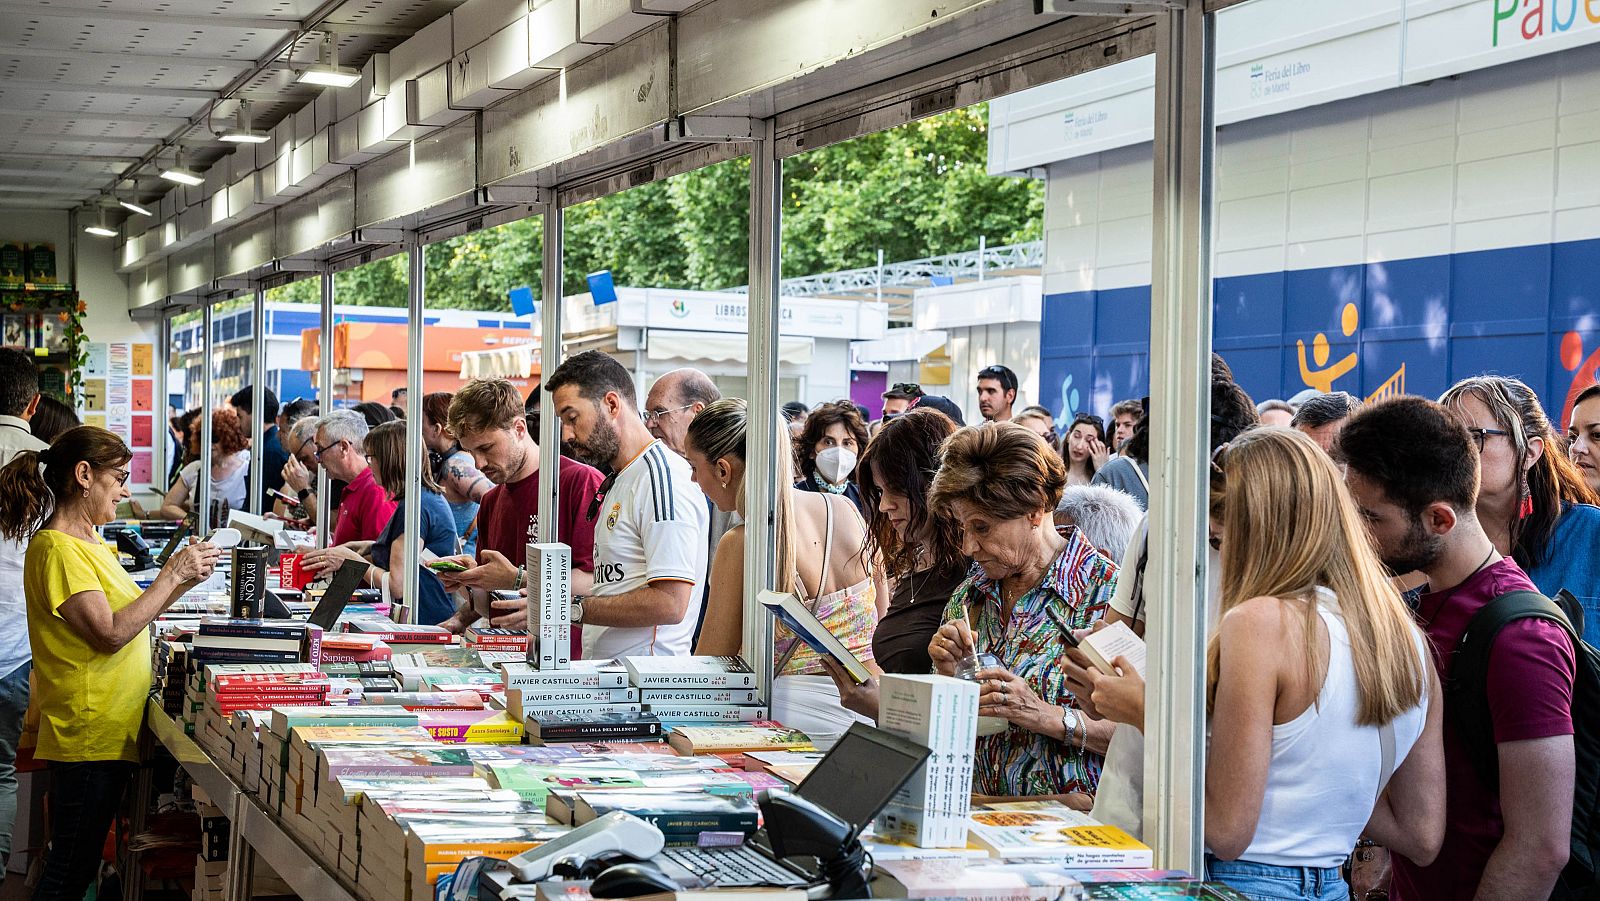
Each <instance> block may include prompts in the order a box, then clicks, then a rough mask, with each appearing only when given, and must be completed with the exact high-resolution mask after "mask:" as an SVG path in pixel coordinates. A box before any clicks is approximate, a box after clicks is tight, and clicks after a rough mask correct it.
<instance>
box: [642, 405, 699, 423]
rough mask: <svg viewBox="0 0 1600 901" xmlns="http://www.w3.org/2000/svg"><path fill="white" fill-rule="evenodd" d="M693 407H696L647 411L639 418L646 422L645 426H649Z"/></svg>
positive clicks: (686, 406) (685, 406) (688, 406)
mask: <svg viewBox="0 0 1600 901" xmlns="http://www.w3.org/2000/svg"><path fill="white" fill-rule="evenodd" d="M692 406H694V404H684V405H683V406H681V407H677V408H675V409H672V410H645V411H644V412H642V413H640V414H639V418H640V419H642V420H644V424H645V425H649V424H650V423H652V422H655V421H656V420H657V419H660V418H661V417H663V416H671V415H672V414H674V413H682V412H683V411H684V410H687V409H689V408H690V407H692Z"/></svg>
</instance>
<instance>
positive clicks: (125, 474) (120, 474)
mask: <svg viewBox="0 0 1600 901" xmlns="http://www.w3.org/2000/svg"><path fill="white" fill-rule="evenodd" d="M111 474H112V475H113V476H114V477H116V480H117V484H118V485H126V484H128V479H129V478H131V477H132V476H133V473H132V472H129V471H128V470H126V469H113V470H111Z"/></svg>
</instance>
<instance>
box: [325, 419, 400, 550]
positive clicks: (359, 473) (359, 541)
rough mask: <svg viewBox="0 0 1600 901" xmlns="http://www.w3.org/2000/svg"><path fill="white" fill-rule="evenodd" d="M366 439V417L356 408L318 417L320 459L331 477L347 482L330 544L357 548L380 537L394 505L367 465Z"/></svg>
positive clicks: (361, 547)
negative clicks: (355, 546) (363, 446)
mask: <svg viewBox="0 0 1600 901" xmlns="http://www.w3.org/2000/svg"><path fill="white" fill-rule="evenodd" d="M366 440H367V420H366V419H365V418H364V417H363V416H362V415H361V414H360V413H357V412H355V411H354V410H334V411H333V412H332V413H329V414H328V415H326V416H323V417H322V418H320V419H318V420H317V437H316V442H317V444H316V455H317V461H318V462H319V463H320V464H321V465H322V466H323V467H324V468H325V469H327V470H328V476H329V478H333V479H338V480H340V481H342V482H345V483H347V486H346V488H345V489H344V494H343V495H342V496H341V497H340V499H339V524H338V525H337V526H335V527H334V529H333V536H332V539H331V540H330V541H329V542H328V543H329V544H332V545H337V544H345V545H348V544H356V545H362V546H358V547H357V548H356V550H365V547H364V545H368V544H371V543H372V541H373V539H375V538H377V537H378V534H379V533H380V532H382V531H383V527H384V526H386V525H388V523H389V519H390V518H391V517H393V516H394V508H395V503H394V500H393V499H392V498H390V497H389V495H388V494H387V493H385V492H384V490H383V489H382V488H381V487H379V485H378V480H377V479H376V478H374V477H373V475H372V470H371V469H370V468H368V467H367V454H366V451H365V450H363V448H362V444H363V442H365V441H366Z"/></svg>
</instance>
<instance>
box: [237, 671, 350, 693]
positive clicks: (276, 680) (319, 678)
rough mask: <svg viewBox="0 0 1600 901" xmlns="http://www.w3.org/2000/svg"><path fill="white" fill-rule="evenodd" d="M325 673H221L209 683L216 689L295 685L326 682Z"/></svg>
mask: <svg viewBox="0 0 1600 901" xmlns="http://www.w3.org/2000/svg"><path fill="white" fill-rule="evenodd" d="M326 681H328V677H327V675H326V674H325V673H221V674H218V675H215V676H212V677H211V685H212V687H213V688H214V689H216V690H218V691H222V690H226V689H228V688H232V687H235V686H247V685H249V686H254V685H296V684H299V683H303V682H326Z"/></svg>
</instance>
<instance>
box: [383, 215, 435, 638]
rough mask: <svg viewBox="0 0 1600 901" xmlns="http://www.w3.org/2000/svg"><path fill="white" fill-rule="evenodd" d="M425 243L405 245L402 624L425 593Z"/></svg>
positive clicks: (415, 608) (410, 619)
mask: <svg viewBox="0 0 1600 901" xmlns="http://www.w3.org/2000/svg"><path fill="white" fill-rule="evenodd" d="M424 250H426V248H424V247H423V246H422V242H421V241H419V240H416V239H415V238H413V239H412V240H410V241H409V242H408V243H407V245H406V255H407V257H408V259H407V262H408V263H409V264H410V272H409V275H410V277H409V278H408V279H407V280H406V284H407V289H408V290H407V301H408V303H407V307H406V319H407V320H408V321H410V323H411V330H410V332H409V333H407V335H406V339H407V340H406V409H407V410H408V411H409V412H410V416H409V417H408V418H407V420H406V492H405V493H406V519H405V523H404V526H405V531H404V532H403V534H404V535H405V536H406V538H407V540H406V541H402V542H400V546H401V547H402V548H403V551H402V553H401V555H400V556H401V559H400V560H398V561H396V560H394V559H392V558H391V559H390V561H389V564H390V565H391V566H403V567H405V568H404V569H403V570H401V572H402V573H404V578H402V579H401V581H400V586H401V591H402V593H403V594H404V596H405V601H404V602H405V609H406V612H407V613H408V614H411V615H409V616H407V617H406V618H405V619H404V620H402V621H403V622H409V621H415V619H416V617H415V611H416V610H417V602H418V595H419V593H420V592H421V591H422V573H421V571H420V570H419V569H418V568H417V567H418V564H419V559H418V558H419V557H420V556H421V554H422V492H423V488H422V333H423V327H422V326H423V323H422V308H423V296H424V292H425V290H426V276H427V268H428V266H427V258H426V255H425V254H424V252H423V251H424Z"/></svg>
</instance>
